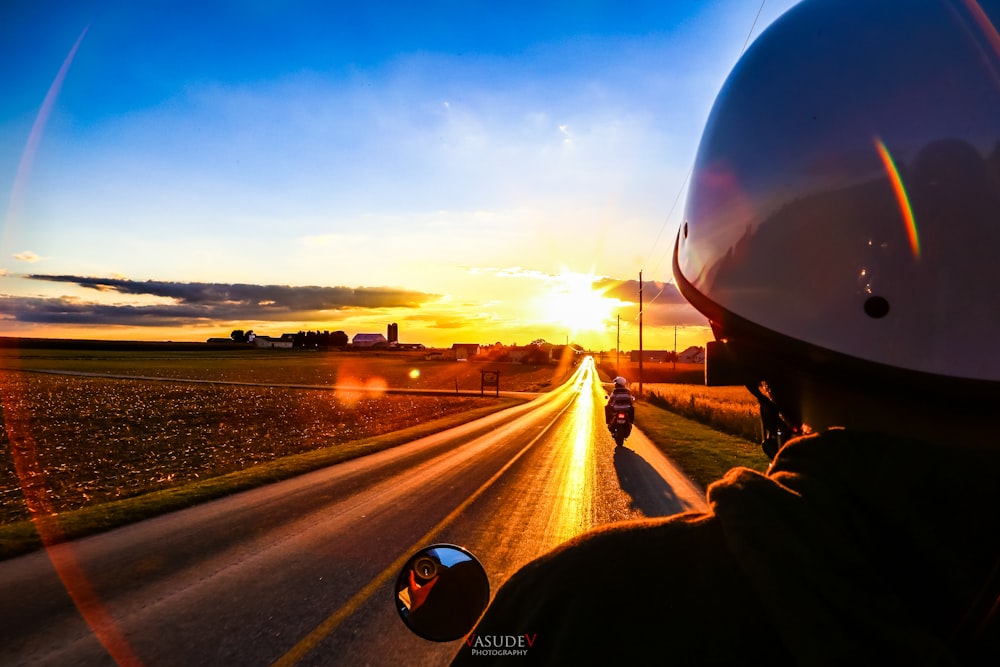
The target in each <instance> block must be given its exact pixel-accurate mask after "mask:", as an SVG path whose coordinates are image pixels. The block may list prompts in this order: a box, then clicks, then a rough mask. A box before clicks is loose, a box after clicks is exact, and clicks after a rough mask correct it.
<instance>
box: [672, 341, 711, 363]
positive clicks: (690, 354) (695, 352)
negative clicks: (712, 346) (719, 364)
mask: <svg viewBox="0 0 1000 667" xmlns="http://www.w3.org/2000/svg"><path fill="white" fill-rule="evenodd" d="M677 361H678V363H682V364H703V363H705V348H703V347H698V346H697V345H692V346H691V347H689V348H688V349H686V350H684V351H683V352H681V353H680V354H678V355H677Z"/></svg>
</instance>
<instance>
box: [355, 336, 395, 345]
mask: <svg viewBox="0 0 1000 667" xmlns="http://www.w3.org/2000/svg"><path fill="white" fill-rule="evenodd" d="M388 342H389V341H387V340H386V339H385V336H383V335H382V334H380V333H375V334H373V333H359V334H354V338H352V339H351V345H353V346H354V347H384V346H385V345H387V344H388Z"/></svg>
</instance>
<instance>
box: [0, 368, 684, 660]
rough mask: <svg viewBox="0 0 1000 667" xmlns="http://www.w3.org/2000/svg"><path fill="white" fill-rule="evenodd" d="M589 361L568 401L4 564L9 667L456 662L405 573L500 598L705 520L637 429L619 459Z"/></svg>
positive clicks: (560, 394) (542, 404)
mask: <svg viewBox="0 0 1000 667" xmlns="http://www.w3.org/2000/svg"><path fill="white" fill-rule="evenodd" d="M604 400H605V392H604V389H603V388H602V387H601V385H600V383H599V381H598V379H597V374H596V372H595V371H594V368H593V364H592V362H591V361H589V360H588V361H586V362H584V363H583V364H581V366H580V369H579V370H578V372H577V373H576V374H575V375H574V376H573V378H572V379H571V380H570V381H569V382H567V383H566V384H565V385H563V386H562V387H560V388H559V389H557V390H555V391H552V392H550V393H548V394H545V395H543V396H541V397H539V398H537V399H536V400H534V401H531V402H530V403H526V404H524V405H521V406H518V407H515V408H511V409H509V410H505V411H503V412H500V413H496V414H494V415H491V416H490V417H487V418H485V419H482V420H479V421H476V422H473V423H470V424H466V425H464V426H462V427H459V428H456V429H452V430H450V431H447V432H444V433H440V434H437V435H435V436H431V437H428V438H424V439H421V440H418V441H414V442H412V443H409V444H406V445H403V446H400V447H396V448H394V449H391V450H388V451H385V452H381V453H379V454H375V455H372V456H368V457H364V458H362V459H357V460H354V461H351V462H348V463H344V464H341V465H337V466H334V467H331V468H328V469H326V470H322V471H318V472H315V473H311V474H308V475H304V476H302V477H299V478H296V479H293V480H289V481H286V482H281V483H277V484H273V485H270V486H268V487H265V488H261V489H257V490H254V491H250V492H246V493H242V494H238V495H235V496H232V497H229V498H225V499H222V500H219V501H215V502H211V503H207V504H205V505H202V506H199V507H195V508H192V509H190V510H185V511H181V512H176V513H173V514H170V515H167V516H163V517H160V518H157V519H153V520H149V521H145V522H142V523H140V524H137V525H134V526H130V527H127V528H123V529H119V530H115V531H112V532H109V533H105V534H103V535H99V536H95V537H92V538H88V539H85V540H80V541H77V542H73V543H70V544H66V545H61V546H59V547H56V548H53V549H50V550H49V551H48V552H39V553H36V554H31V555H28V556H25V557H21V558H17V559H13V560H9V561H6V562H2V563H0V665H20V664H25V665H28V664H30V665H113V664H116V663H118V664H143V665H151V666H159V665H185V666H187V665H272V664H300V665H332V664H336V665H388V664H399V663H401V662H402V663H403V664H406V665H408V666H411V665H440V664H446V663H447V661H448V660H449V659H450V657H451V656H452V655H454V654H455V652H456V651H457V650H458V648H459V642H460V641H461V640H457V641H456V642H445V643H436V642H429V641H426V640H423V639H420V638H419V637H417V636H416V635H414V634H412V633H410V632H409V630H407V629H406V627H405V626H404V625H403V623H402V622H401V621H400V620H399V617H398V615H397V613H396V611H395V608H394V605H393V602H394V598H393V583H394V581H395V578H396V576H397V574H398V573H399V571H400V568H401V567H402V566H403V564H404V562H405V560H406V559H407V558H408V557H409V556H410V555H411V554H412V553H413V552H415V551H416V550H417V549H419V548H420V547H423V546H426V545H428V544H432V543H436V542H448V543H454V544H459V545H461V546H463V547H465V548H467V549H468V550H470V551H471V552H472V553H473V554H475V555H476V556H477V557H478V558H479V560H480V561H481V562H482V563H483V565H484V566H485V567H486V570H487V572H488V575H489V579H490V585H491V588H492V591H493V592H495V591H496V589H497V588H498V587H499V586H500V584H501V583H502V582H503V581H505V580H506V579H507V578H508V577H509V576H510V575H511V574H512V573H513V572H514V571H516V570H517V568H518V567H520V566H521V565H523V564H524V563H526V562H527V561H529V560H531V559H532V558H534V557H535V556H537V555H539V554H541V553H543V552H545V551H547V550H549V549H550V548H552V547H554V546H555V545H557V544H559V543H561V542H563V541H565V540H566V539H568V538H570V537H573V536H575V535H578V534H580V533H582V532H584V531H586V530H587V529H589V528H591V527H593V526H596V525H600V524H604V523H608V522H611V521H618V520H626V519H630V518H636V517H643V516H665V515H669V514H673V513H676V512H680V511H684V510H687V509H700V508H702V507H703V506H704V500H703V493H702V492H701V491H700V490H699V489H697V488H696V487H695V486H694V485H693V484H691V483H690V482H689V481H688V480H687V479H686V478H684V477H683V476H682V475H681V474H680V473H679V472H677V471H676V470H675V469H673V468H672V466H671V465H670V463H669V462H668V461H667V460H666V459H665V458H664V457H663V456H662V455H661V454H660V453H659V452H658V450H656V448H655V447H654V446H653V445H652V444H651V443H650V442H649V441H648V440H647V439H646V438H645V437H644V436H643V435H642V434H641V433H640V432H639V431H638V430H635V431H633V434H632V436H631V437H630V438H629V440H628V441H627V442H626V446H625V447H624V448H617V449H616V448H615V445H614V442H613V441H612V440H611V438H610V436H609V435H608V433H607V431H606V429H605V428H604V425H603V410H602V406H603V404H604Z"/></svg>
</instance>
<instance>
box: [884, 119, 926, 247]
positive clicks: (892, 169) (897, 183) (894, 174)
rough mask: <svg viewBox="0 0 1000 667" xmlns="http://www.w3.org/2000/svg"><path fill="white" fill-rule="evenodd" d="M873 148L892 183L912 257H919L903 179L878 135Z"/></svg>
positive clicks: (913, 223)
mask: <svg viewBox="0 0 1000 667" xmlns="http://www.w3.org/2000/svg"><path fill="white" fill-rule="evenodd" d="M875 150H876V151H878V155H879V157H880V158H881V159H882V165H883V166H884V167H885V173H886V175H887V176H888V177H889V182H890V183H892V189H893V191H894V192H895V193H896V203H898V204H899V211H900V213H901V214H902V215H903V224H904V225H905V227H906V236H907V238H908V239H909V240H910V250H911V251H913V257H914V259H920V236H919V235H918V234H917V221H916V219H914V217H913V207H912V206H911V205H910V199H909V197H908V196H907V194H906V187H905V186H904V185H903V179H902V177H901V176H900V175H899V170H898V169H897V168H896V163H895V162H893V160H892V156H891V155H889V149H888V148H886V147H885V144H884V143H883V142H882V140H881V139H879V138H878V137H875Z"/></svg>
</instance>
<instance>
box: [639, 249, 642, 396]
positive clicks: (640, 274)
mask: <svg viewBox="0 0 1000 667" xmlns="http://www.w3.org/2000/svg"><path fill="white" fill-rule="evenodd" d="M639 396H642V269H639Z"/></svg>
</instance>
